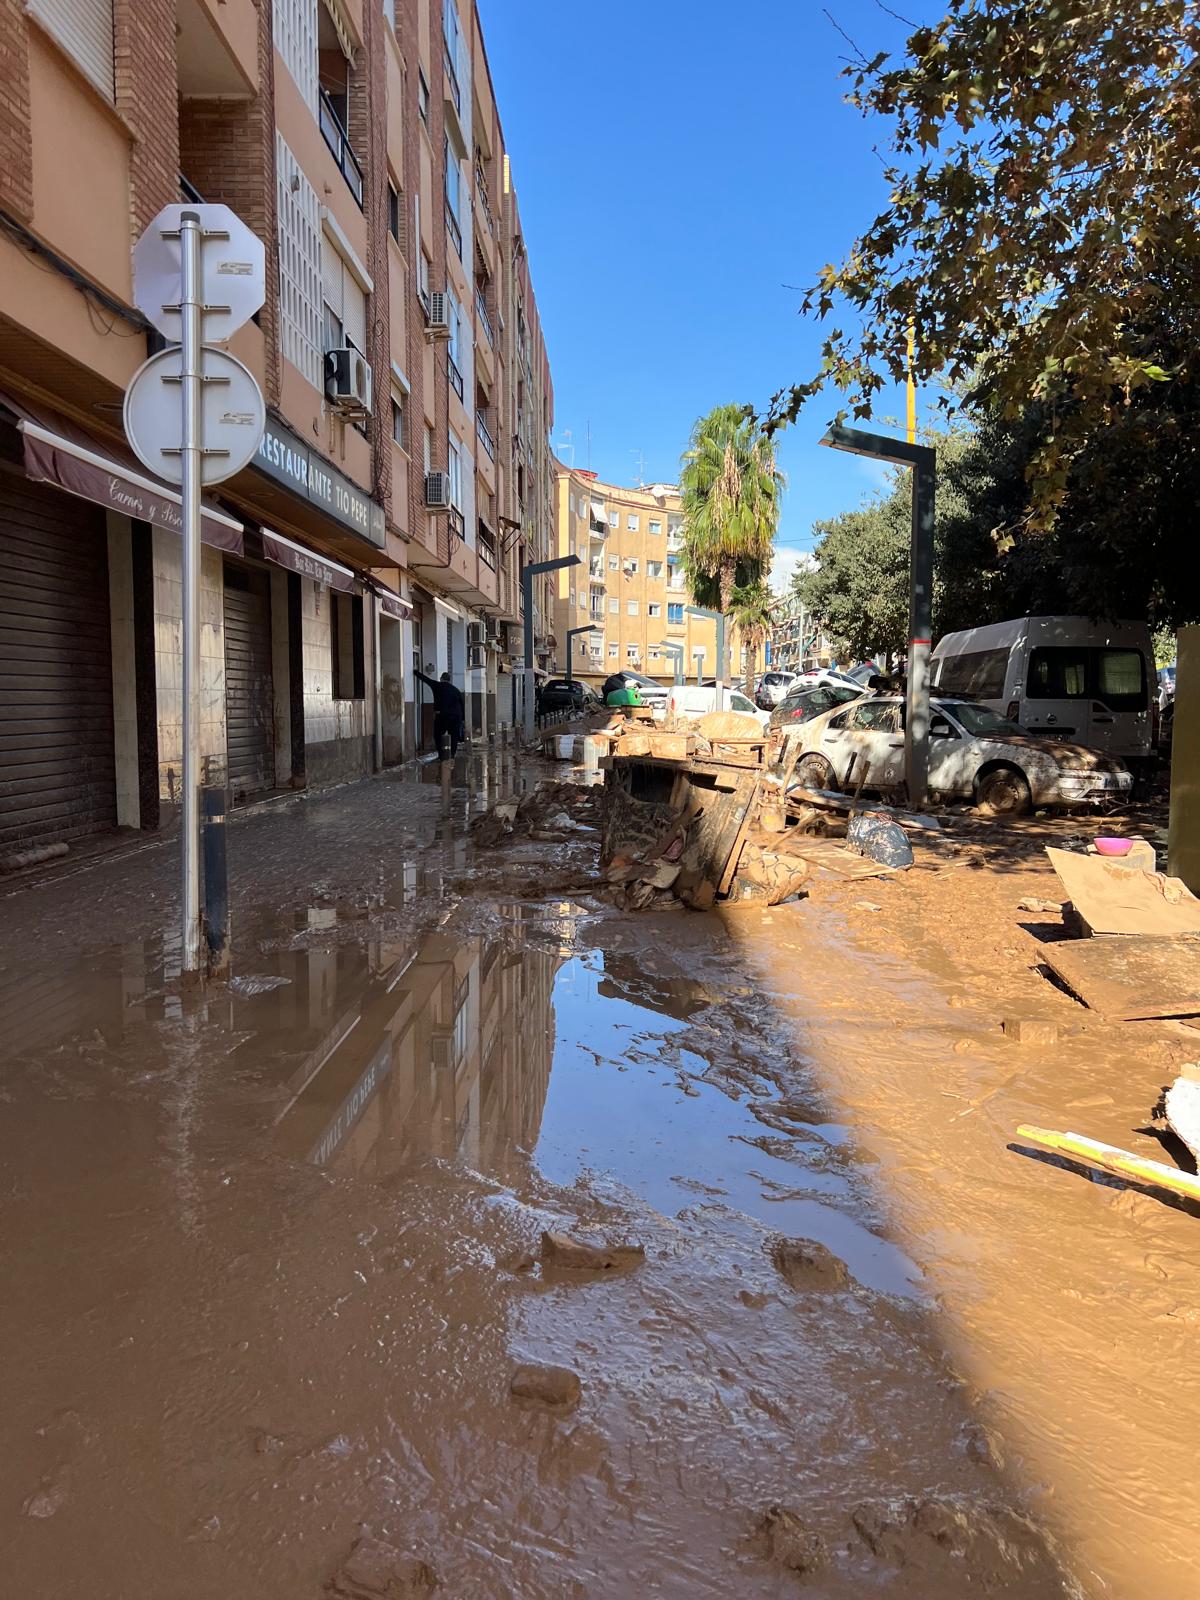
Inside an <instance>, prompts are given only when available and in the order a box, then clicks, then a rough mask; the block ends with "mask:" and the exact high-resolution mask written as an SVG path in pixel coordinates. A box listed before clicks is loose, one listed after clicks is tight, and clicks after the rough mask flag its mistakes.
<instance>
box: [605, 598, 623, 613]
mask: <svg viewBox="0 0 1200 1600" xmlns="http://www.w3.org/2000/svg"><path fill="white" fill-rule="evenodd" d="M608 614H609V616H610V617H617V616H620V614H621V602H620V601H619V600H618V599H617V598H616V596H615V595H614V596H613V597H612V598H611V599H610V600H609V602H608Z"/></svg>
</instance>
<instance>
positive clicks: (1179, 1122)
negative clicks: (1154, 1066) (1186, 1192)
mask: <svg viewBox="0 0 1200 1600" xmlns="http://www.w3.org/2000/svg"><path fill="white" fill-rule="evenodd" d="M1165 1105H1166V1111H1167V1122H1168V1123H1169V1124H1170V1127H1171V1131H1172V1133H1174V1134H1175V1136H1176V1138H1178V1139H1182V1140H1183V1142H1184V1144H1185V1145H1187V1147H1188V1149H1189V1150H1190V1151H1191V1154H1192V1160H1193V1161H1195V1162H1197V1163H1200V1063H1198V1062H1192V1063H1190V1064H1189V1065H1188V1066H1186V1067H1184V1069H1183V1071H1182V1072H1181V1073H1180V1074H1179V1076H1178V1077H1177V1078H1176V1079H1175V1082H1174V1083H1173V1084H1172V1085H1171V1087H1170V1088H1169V1089H1168V1090H1167V1092H1166V1096H1165Z"/></svg>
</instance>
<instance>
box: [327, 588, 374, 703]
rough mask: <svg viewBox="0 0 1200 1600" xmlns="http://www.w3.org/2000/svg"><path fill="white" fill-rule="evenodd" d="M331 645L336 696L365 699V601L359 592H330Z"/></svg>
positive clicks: (335, 697)
mask: <svg viewBox="0 0 1200 1600" xmlns="http://www.w3.org/2000/svg"><path fill="white" fill-rule="evenodd" d="M329 598H330V606H329V645H330V652H331V655H332V661H333V690H332V693H333V698H334V699H335V700H362V699H364V698H365V696H366V692H367V687H366V667H365V658H364V654H363V603H362V596H361V595H357V594H339V593H338V592H337V591H336V590H333V589H331V590H330V591H329Z"/></svg>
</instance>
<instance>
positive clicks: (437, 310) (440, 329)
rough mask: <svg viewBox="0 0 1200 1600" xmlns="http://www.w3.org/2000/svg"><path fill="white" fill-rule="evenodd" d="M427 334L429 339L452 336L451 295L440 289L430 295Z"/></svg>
mask: <svg viewBox="0 0 1200 1600" xmlns="http://www.w3.org/2000/svg"><path fill="white" fill-rule="evenodd" d="M425 334H426V337H427V338H429V339H448V338H449V337H450V296H449V295H448V294H443V293H442V292H441V291H440V290H439V291H438V292H437V293H436V294H431V295H430V296H429V305H428V308H427V310H426V313H425Z"/></svg>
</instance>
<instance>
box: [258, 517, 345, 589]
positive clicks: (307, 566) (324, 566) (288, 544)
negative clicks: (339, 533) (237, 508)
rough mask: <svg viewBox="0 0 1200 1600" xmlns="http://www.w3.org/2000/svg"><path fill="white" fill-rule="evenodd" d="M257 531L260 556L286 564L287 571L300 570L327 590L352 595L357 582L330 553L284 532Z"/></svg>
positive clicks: (305, 576)
mask: <svg viewBox="0 0 1200 1600" xmlns="http://www.w3.org/2000/svg"><path fill="white" fill-rule="evenodd" d="M260 532H261V533H262V547H263V555H264V556H266V558H267V560H268V561H274V562H275V564H276V565H277V566H280V567H286V568H287V569H288V571H289V572H296V573H299V575H300V576H301V577H302V578H313V579H315V581H316V582H317V583H323V584H325V586H326V587H327V588H329V589H340V590H341V591H342V592H343V593H344V594H352V593H353V592H354V590H355V589H357V587H358V581H357V579H356V578H355V576H354V574H353V573H352V572H351V570H350V568H349V567H344V566H342V564H341V562H340V561H334V560H332V558H331V557H329V556H319V555H318V554H317V552H316V551H315V550H310V549H309V548H308V547H307V545H302V544H296V542H295V541H294V540H292V539H285V538H284V536H283V534H281V533H274V532H273V531H272V530H271V529H270V528H262V529H261V530H260Z"/></svg>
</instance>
